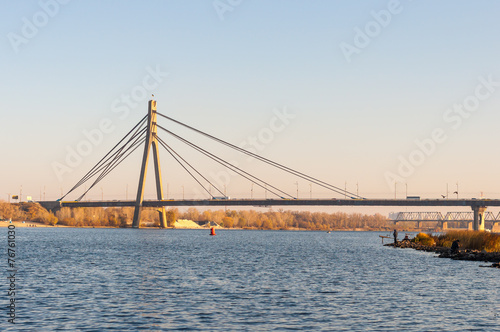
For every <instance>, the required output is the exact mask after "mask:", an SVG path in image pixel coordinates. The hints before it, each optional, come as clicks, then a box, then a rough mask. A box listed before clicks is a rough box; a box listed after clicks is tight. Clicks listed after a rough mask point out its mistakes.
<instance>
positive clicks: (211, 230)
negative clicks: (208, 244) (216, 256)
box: [210, 227, 216, 235]
mask: <svg viewBox="0 0 500 332" xmlns="http://www.w3.org/2000/svg"><path fill="white" fill-rule="evenodd" d="M210 235H216V234H215V227H212V228H210Z"/></svg>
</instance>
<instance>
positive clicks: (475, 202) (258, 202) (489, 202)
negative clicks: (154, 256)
mask: <svg viewBox="0 0 500 332" xmlns="http://www.w3.org/2000/svg"><path fill="white" fill-rule="evenodd" d="M39 203H40V204H41V205H42V206H44V207H47V208H50V209H54V208H57V207H113V206H116V207H126V206H135V201H80V202H77V201H61V202H57V201H43V202H39ZM142 206H144V207H160V206H259V207H260V206H463V207H478V206H484V207H486V206H500V200H499V199H447V200H443V199H422V200H407V199H227V200H226V199H224V200H222V199H201V200H161V201H158V200H149V201H147V200H145V201H144V202H143V204H142Z"/></svg>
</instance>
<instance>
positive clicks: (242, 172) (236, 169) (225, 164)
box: [156, 124, 296, 199]
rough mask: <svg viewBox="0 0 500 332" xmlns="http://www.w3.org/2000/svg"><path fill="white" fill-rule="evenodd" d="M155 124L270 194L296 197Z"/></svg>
mask: <svg viewBox="0 0 500 332" xmlns="http://www.w3.org/2000/svg"><path fill="white" fill-rule="evenodd" d="M156 126H157V127H158V128H160V129H162V130H164V131H166V132H167V133H168V134H170V135H172V136H174V137H175V138H177V139H178V140H180V141H181V142H183V143H184V144H187V145H189V146H190V147H192V148H193V149H195V150H197V151H198V152H201V153H203V154H204V155H205V156H207V157H208V158H210V159H212V160H213V161H215V162H217V163H219V164H221V165H222V166H224V167H226V168H228V169H230V170H231V171H233V172H235V173H237V174H238V175H240V176H242V177H244V178H245V179H247V180H249V181H250V182H252V183H254V184H256V185H257V186H259V187H261V188H263V189H265V190H267V191H269V192H271V193H272V194H274V195H276V196H278V197H281V198H283V196H282V195H285V196H288V197H290V198H293V199H296V198H295V197H294V196H292V195H290V194H288V193H286V192H284V191H283V190H280V189H279V188H276V187H275V186H273V185H271V184H270V183H268V182H266V181H264V180H262V179H259V178H258V177H256V176H254V175H252V174H250V173H248V172H246V171H244V170H243V169H241V168H239V167H237V166H235V165H233V164H231V163H229V162H227V161H225V160H224V159H222V158H220V157H217V156H216V155H214V154H212V153H210V152H208V151H207V150H205V149H203V148H201V147H199V146H198V145H196V144H194V143H192V142H190V141H188V140H186V139H184V138H182V137H180V136H179V135H176V134H175V133H173V132H171V131H170V130H168V129H165V128H163V127H162V126H160V125H159V124H156ZM245 174H246V175H245ZM251 178H253V179H255V180H257V181H260V182H261V183H264V184H265V185H267V186H269V187H271V188H272V189H274V190H276V191H278V192H280V193H282V195H280V194H278V193H276V192H274V191H273V190H270V189H269V188H267V187H265V186H263V185H262V184H261V183H259V182H256V181H254V180H252V179H251Z"/></svg>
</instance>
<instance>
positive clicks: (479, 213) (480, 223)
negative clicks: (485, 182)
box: [469, 206, 486, 231]
mask: <svg viewBox="0 0 500 332" xmlns="http://www.w3.org/2000/svg"><path fill="white" fill-rule="evenodd" d="M472 211H474V221H473V222H472V230H474V231H484V214H485V211H486V206H472ZM469 229H470V227H469Z"/></svg>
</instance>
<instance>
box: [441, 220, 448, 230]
mask: <svg viewBox="0 0 500 332" xmlns="http://www.w3.org/2000/svg"><path fill="white" fill-rule="evenodd" d="M441 229H442V230H443V231H445V230H447V229H448V222H447V221H443V222H442V223H441Z"/></svg>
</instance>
